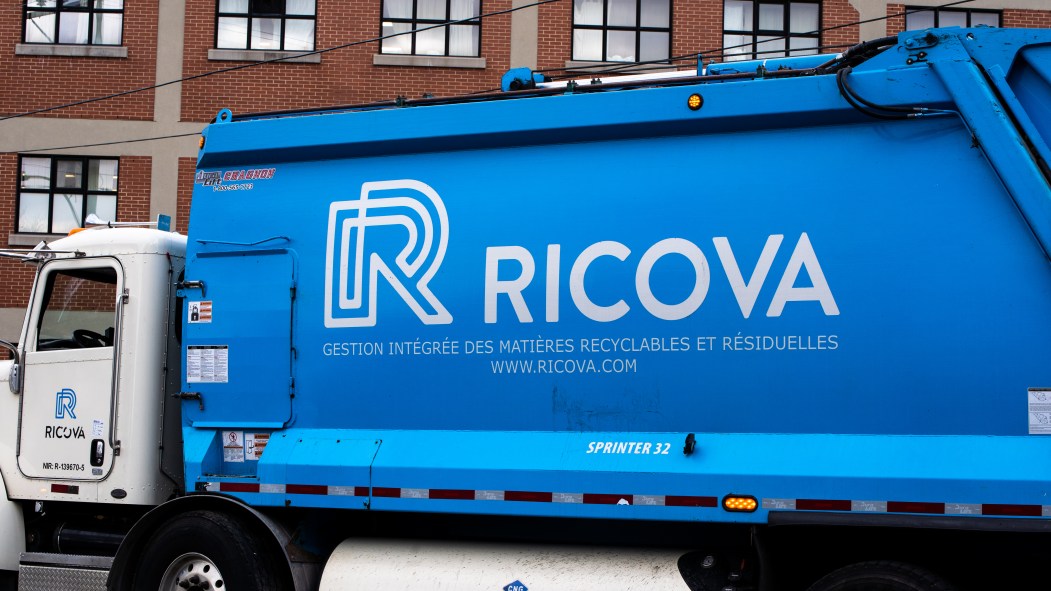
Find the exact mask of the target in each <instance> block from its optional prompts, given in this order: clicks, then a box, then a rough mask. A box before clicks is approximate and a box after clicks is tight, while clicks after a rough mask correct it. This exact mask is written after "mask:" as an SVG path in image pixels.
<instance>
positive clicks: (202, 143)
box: [197, 135, 204, 150]
mask: <svg viewBox="0 0 1051 591" xmlns="http://www.w3.org/2000/svg"><path fill="white" fill-rule="evenodd" d="M197 148H198V149H201V150H203V149H204V136H203V135H202V136H201V139H200V141H198V142H197Z"/></svg>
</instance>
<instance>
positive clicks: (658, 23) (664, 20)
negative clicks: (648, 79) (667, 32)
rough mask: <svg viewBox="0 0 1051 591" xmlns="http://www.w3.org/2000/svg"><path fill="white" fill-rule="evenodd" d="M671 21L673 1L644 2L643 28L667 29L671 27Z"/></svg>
mask: <svg viewBox="0 0 1051 591" xmlns="http://www.w3.org/2000/svg"><path fill="white" fill-rule="evenodd" d="M670 19H671V0H642V15H641V18H640V24H641V25H642V26H644V27H658V28H663V29H667V28H669V27H670V26H671V24H670ZM642 59H646V58H642Z"/></svg>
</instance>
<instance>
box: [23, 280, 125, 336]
mask: <svg viewBox="0 0 1051 591" xmlns="http://www.w3.org/2000/svg"><path fill="white" fill-rule="evenodd" d="M116 303H117V272H116V271H115V270H113V269H112V268H108V267H106V268H101V269H76V270H73V269H69V270H64V271H53V272H52V273H51V274H49V275H48V278H47V286H46V288H45V292H44V309H43V313H42V314H41V315H40V320H39V324H38V330H37V350H38V351H48V350H57V349H78V348H85V347H88V348H90V347H108V346H112V345H113V327H114V326H115V325H116V323H115V318H116V307H117V306H116Z"/></svg>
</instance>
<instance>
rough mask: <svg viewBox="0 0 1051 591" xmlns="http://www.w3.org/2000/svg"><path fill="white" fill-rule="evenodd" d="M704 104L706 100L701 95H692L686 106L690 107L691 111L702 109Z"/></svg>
mask: <svg viewBox="0 0 1051 591" xmlns="http://www.w3.org/2000/svg"><path fill="white" fill-rule="evenodd" d="M703 104H704V99H703V98H701V95H699V94H691V95H690V98H688V99H686V106H687V107H689V108H690V110H691V111H696V110H697V109H700V108H701V105H703Z"/></svg>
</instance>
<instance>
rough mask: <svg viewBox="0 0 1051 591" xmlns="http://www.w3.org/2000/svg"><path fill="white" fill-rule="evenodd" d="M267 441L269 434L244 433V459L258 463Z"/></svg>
mask: <svg viewBox="0 0 1051 591" xmlns="http://www.w3.org/2000/svg"><path fill="white" fill-rule="evenodd" d="M269 441H270V434H269V433H245V459H248V460H256V461H258V460H259V458H261V457H263V450H265V449H266V444H267V443H268V442H269Z"/></svg>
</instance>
